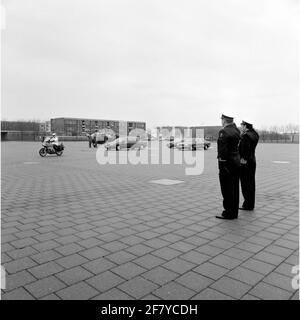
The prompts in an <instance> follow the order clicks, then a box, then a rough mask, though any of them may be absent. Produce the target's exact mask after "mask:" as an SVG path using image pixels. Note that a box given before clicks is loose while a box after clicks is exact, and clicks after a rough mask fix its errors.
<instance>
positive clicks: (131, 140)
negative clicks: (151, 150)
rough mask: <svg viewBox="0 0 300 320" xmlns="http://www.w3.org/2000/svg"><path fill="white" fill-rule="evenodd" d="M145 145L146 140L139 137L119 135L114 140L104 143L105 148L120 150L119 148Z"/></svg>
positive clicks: (139, 147) (133, 147)
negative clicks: (119, 136)
mask: <svg viewBox="0 0 300 320" xmlns="http://www.w3.org/2000/svg"><path fill="white" fill-rule="evenodd" d="M145 147H147V142H146V141H145V140H141V139H140V138H139V137H130V136H129V137H121V138H118V139H115V140H114V141H111V142H108V143H106V144H105V148H106V150H117V151H119V150H121V149H138V150H141V149H144V148H145Z"/></svg>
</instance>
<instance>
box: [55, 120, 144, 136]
mask: <svg viewBox="0 0 300 320" xmlns="http://www.w3.org/2000/svg"><path fill="white" fill-rule="evenodd" d="M134 129H140V130H146V123H145V122H141V121H119V120H103V119H84V118H82V119H78V118H54V119H51V130H52V132H55V133H56V134H57V135H59V136H85V135H86V134H87V133H93V132H95V130H98V131H100V132H101V131H107V130H111V131H113V132H114V133H115V134H117V135H128V134H129V133H130V132H131V131H132V130H134Z"/></svg>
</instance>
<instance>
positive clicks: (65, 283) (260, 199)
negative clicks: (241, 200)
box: [1, 142, 299, 300]
mask: <svg viewBox="0 0 300 320" xmlns="http://www.w3.org/2000/svg"><path fill="white" fill-rule="evenodd" d="M156 143H157V142H156ZM65 145H66V149H65V153H64V155H63V156H62V157H61V158H59V157H56V156H47V157H46V158H41V157H40V156H39V155H38V150H39V148H40V146H41V145H40V143H34V142H32V143H31V142H23V143H21V142H7V143H2V216H1V220H2V225H1V229H2V232H1V236H2V239H1V240H2V246H1V250H2V252H1V253H2V262H1V264H2V265H4V266H5V268H6V272H7V277H6V290H4V291H2V299H84V300H85V299H113V300H115V299H118V300H121V299H212V300H215V299H298V298H299V293H298V292H297V291H295V290H294V289H293V288H292V285H291V282H292V279H293V277H294V276H295V274H293V273H292V272H291V271H292V267H293V266H295V265H298V264H299V260H298V254H299V251H298V246H299V230H298V219H299V217H298V212H299V208H298V203H299V197H298V194H299V190H298V187H299V186H298V161H299V160H298V145H290V144H286V145H284V144H259V145H258V148H257V160H258V161H257V162H258V163H257V165H258V168H257V204H256V209H255V211H254V212H243V211H240V214H239V219H237V220H233V221H226V220H219V219H216V218H215V215H216V214H220V213H221V211H222V199H221V194H220V187H219V182H218V171H217V160H216V147H215V145H213V148H212V149H210V150H207V151H206V152H205V170H204V173H203V174H202V175H199V176H187V175H185V170H184V167H183V166H180V165H163V166H161V165H150V166H147V165H137V166H134V165H105V166H104V165H99V164H98V163H97V162H96V150H95V149H88V146H87V142H86V143H81V142H67V143H65ZM153 149H155V144H154V146H153ZM121 152H123V153H126V151H121ZM142 152H147V149H146V150H143V151H142ZM178 152H179V151H178ZM273 161H275V162H273ZM276 161H278V162H276ZM158 179H172V180H180V181H183V183H180V184H174V185H161V184H154V183H150V181H152V180H158Z"/></svg>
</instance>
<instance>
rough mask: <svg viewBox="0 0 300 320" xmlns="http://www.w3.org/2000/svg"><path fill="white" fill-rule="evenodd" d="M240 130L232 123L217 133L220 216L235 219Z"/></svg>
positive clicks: (237, 197) (237, 202)
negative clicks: (221, 204)
mask: <svg viewBox="0 0 300 320" xmlns="http://www.w3.org/2000/svg"><path fill="white" fill-rule="evenodd" d="M239 141H240V130H239V129H238V128H237V126H236V125H235V124H234V123H232V124H229V125H227V126H225V127H224V128H223V129H221V130H220V131H219V138H218V161H219V179H220V185H221V192H222V196H223V207H224V211H223V213H222V216H224V217H226V218H237V217H238V210H239V174H240V156H239V152H238V145H239Z"/></svg>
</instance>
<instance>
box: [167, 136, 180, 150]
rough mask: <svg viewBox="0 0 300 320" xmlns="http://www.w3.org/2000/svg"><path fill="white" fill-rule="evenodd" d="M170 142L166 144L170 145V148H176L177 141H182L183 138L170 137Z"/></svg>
mask: <svg viewBox="0 0 300 320" xmlns="http://www.w3.org/2000/svg"><path fill="white" fill-rule="evenodd" d="M169 140H170V142H168V143H167V144H166V146H167V147H168V148H170V149H173V148H175V146H176V143H179V142H182V139H178V138H177V139H175V138H174V137H170V139H169Z"/></svg>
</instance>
